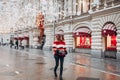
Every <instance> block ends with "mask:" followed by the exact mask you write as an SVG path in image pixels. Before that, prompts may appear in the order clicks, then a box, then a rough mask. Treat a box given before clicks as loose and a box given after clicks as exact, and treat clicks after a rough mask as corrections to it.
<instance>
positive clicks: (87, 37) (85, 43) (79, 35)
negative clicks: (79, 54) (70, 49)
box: [73, 27, 91, 48]
mask: <svg viewBox="0 0 120 80" xmlns="http://www.w3.org/2000/svg"><path fill="white" fill-rule="evenodd" d="M73 37H74V41H75V48H91V30H90V29H89V28H88V27H79V28H77V29H76V30H75V31H74V32H73Z"/></svg>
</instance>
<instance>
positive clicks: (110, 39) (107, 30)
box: [102, 22, 117, 51]
mask: <svg viewBox="0 0 120 80" xmlns="http://www.w3.org/2000/svg"><path fill="white" fill-rule="evenodd" d="M116 31H117V29H116V26H115V24H114V23H113V22H106V23H105V24H104V25H103V28H102V39H103V40H102V41H103V51H107V50H108V51H116V44H117V41H116V35H117V33H116Z"/></svg>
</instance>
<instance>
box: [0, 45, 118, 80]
mask: <svg viewBox="0 0 120 80" xmlns="http://www.w3.org/2000/svg"><path fill="white" fill-rule="evenodd" d="M0 51H1V53H0V54H1V56H0V80H59V78H55V77H54V74H53V68H54V58H53V55H52V53H51V52H50V51H40V50H36V49H33V50H29V51H27V52H26V51H24V50H14V49H9V48H3V47H0ZM119 69H120V66H119V62H115V61H114V60H112V61H111V60H101V59H94V58H91V57H90V56H83V55H79V54H72V53H70V54H68V55H67V56H66V57H65V63H64V69H63V70H64V73H63V80H120V75H119V74H120V73H119ZM117 72H118V73H117ZM57 73H58V74H59V69H58V71H57Z"/></svg>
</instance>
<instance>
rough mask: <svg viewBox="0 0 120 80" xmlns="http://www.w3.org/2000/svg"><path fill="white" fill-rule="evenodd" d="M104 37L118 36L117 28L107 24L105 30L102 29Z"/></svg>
mask: <svg viewBox="0 0 120 80" xmlns="http://www.w3.org/2000/svg"><path fill="white" fill-rule="evenodd" d="M102 35H103V36H107V35H110V36H113V35H117V33H116V27H115V25H114V24H111V23H110V24H106V25H105V26H104V27H103V29H102Z"/></svg>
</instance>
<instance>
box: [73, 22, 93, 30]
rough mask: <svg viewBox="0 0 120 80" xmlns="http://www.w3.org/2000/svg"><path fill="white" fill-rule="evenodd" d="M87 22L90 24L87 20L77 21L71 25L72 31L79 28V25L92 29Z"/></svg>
mask: <svg viewBox="0 0 120 80" xmlns="http://www.w3.org/2000/svg"><path fill="white" fill-rule="evenodd" d="M89 24H90V23H89V22H86V23H78V24H76V25H73V26H74V27H73V29H72V31H73V32H74V31H75V30H76V29H78V28H81V27H86V28H89V29H90V30H92V28H91V27H90V25H89Z"/></svg>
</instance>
